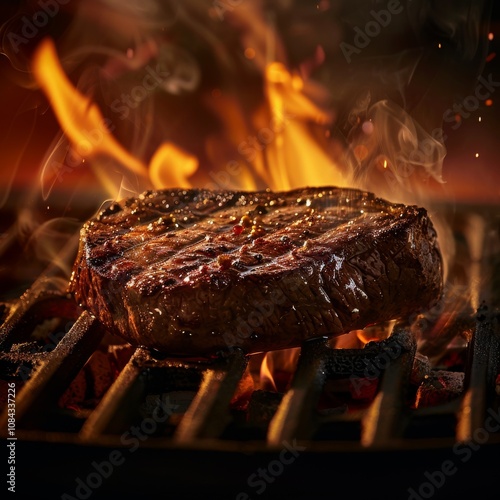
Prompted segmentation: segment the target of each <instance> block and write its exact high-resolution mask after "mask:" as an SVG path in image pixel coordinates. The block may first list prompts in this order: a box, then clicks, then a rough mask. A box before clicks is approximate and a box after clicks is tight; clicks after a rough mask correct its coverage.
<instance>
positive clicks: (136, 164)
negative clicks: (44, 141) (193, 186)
mask: <svg viewBox="0 0 500 500" xmlns="http://www.w3.org/2000/svg"><path fill="white" fill-rule="evenodd" d="M33 73H34V76H35V79H36V80H37V82H38V84H39V85H40V87H41V89H42V90H43V91H44V92H45V94H46V96H47V98H48V100H49V102H50V104H51V105H52V107H53V109H54V112H55V114H56V116H57V118H58V120H59V123H60V125H61V127H62V129H63V130H64V132H65V133H66V135H67V137H68V138H69V140H70V141H71V143H72V144H73V149H74V150H75V151H76V153H77V154H78V155H80V156H81V157H82V158H83V159H84V160H85V159H87V158H89V159H90V158H92V159H94V158H96V157H99V156H102V155H104V156H108V157H111V158H112V159H114V160H115V161H116V162H117V163H119V164H121V165H122V166H123V167H125V169H127V170H128V171H130V172H131V173H133V174H135V175H137V176H138V177H139V178H142V179H144V180H146V181H149V184H150V185H151V186H152V187H154V188H166V187H189V186H190V183H189V182H188V180H187V177H189V176H190V175H192V174H193V173H194V172H195V171H196V169H197V167H198V161H197V159H196V158H195V157H194V156H192V155H190V154H189V153H187V152H185V151H183V150H182V149H180V148H178V147H177V146H175V145H173V144H170V143H164V144H162V145H160V147H159V148H158V150H157V151H156V153H155V154H154V155H153V157H152V159H151V163H150V165H149V166H146V165H145V164H144V163H143V162H142V161H141V160H139V159H138V158H136V157H135V156H134V155H133V154H131V153H130V152H129V151H127V150H126V149H125V148H124V147H123V146H122V145H121V144H120V143H119V142H118V141H117V140H116V138H115V137H114V136H113V134H112V130H113V128H112V127H111V120H108V119H105V118H104V117H103V115H102V113H101V111H100V109H99V107H98V106H97V105H96V104H95V103H93V102H91V100H90V99H89V98H88V97H86V96H84V95H83V94H81V93H80V92H79V91H78V90H77V89H76V88H75V87H74V86H73V84H72V83H71V81H70V80H69V79H68V77H67V76H66V74H65V73H64V70H63V68H62V67H61V64H60V62H59V59H58V56H57V51H56V48H55V45H54V43H53V41H52V40H51V39H49V38H46V39H44V40H43V41H42V42H41V43H40V45H39V46H38V48H37V50H36V52H35V55H34V59H33ZM113 127H114V126H113ZM92 166H93V167H94V170H95V172H96V175H97V177H98V178H99V179H100V180H101V183H102V184H103V185H104V186H105V187H106V188H107V189H108V191H110V193H111V194H112V195H113V196H114V197H119V193H121V192H122V189H121V188H122V187H123V184H122V186H120V187H117V186H116V185H115V184H114V183H113V182H112V181H110V180H109V179H110V178H109V175H108V173H107V169H106V165H105V164H102V163H101V162H99V161H97V160H96V161H95V162H93V163H92Z"/></svg>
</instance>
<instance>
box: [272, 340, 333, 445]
mask: <svg viewBox="0 0 500 500" xmlns="http://www.w3.org/2000/svg"><path fill="white" fill-rule="evenodd" d="M329 349H330V348H329V347H328V340H327V339H318V340H311V341H308V342H305V343H304V345H303V346H302V350H301V352H300V357H299V362H298V365H297V370H296V371H295V374H294V377H293V380H292V385H291V387H290V389H289V390H288V392H287V393H286V394H285V396H284V397H283V400H282V402H281V404H280V406H279V408H278V410H277V412H276V414H275V416H274V417H273V419H272V421H271V423H270V424H269V430H268V434H267V441H268V443H269V444H271V445H280V444H281V443H282V442H283V441H284V440H291V439H308V438H310V437H311V435H312V434H313V433H314V431H315V430H316V425H315V410H316V405H317V403H318V399H319V396H320V394H321V390H322V388H323V384H324V382H325V377H326V372H325V362H326V359H327V355H328V352H329Z"/></svg>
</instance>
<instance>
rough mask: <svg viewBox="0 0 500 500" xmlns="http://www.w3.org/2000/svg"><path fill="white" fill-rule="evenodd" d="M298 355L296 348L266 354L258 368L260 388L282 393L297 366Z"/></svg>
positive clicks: (298, 349)
mask: <svg viewBox="0 0 500 500" xmlns="http://www.w3.org/2000/svg"><path fill="white" fill-rule="evenodd" d="M299 354H300V348H298V347H294V348H292V349H282V350H280V351H270V352H267V353H266V354H265V356H264V359H263V360H262V364H261V367H260V387H261V388H262V389H264V390H269V391H275V392H284V391H285V389H286V388H287V386H288V384H289V382H290V378H291V375H292V373H294V371H295V368H296V366H297V361H298V359H299Z"/></svg>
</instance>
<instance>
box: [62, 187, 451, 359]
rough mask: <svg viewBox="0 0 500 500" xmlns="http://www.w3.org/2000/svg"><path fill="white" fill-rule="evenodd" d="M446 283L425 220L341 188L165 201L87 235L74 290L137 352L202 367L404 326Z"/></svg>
mask: <svg viewBox="0 0 500 500" xmlns="http://www.w3.org/2000/svg"><path fill="white" fill-rule="evenodd" d="M442 280H443V278H442V259H441V254H440V251H439V247H438V242H437V237H436V232H435V230H434V228H433V225H432V222H431V220H430V219H429V216H428V214H427V212H426V210H425V209H424V208H419V207H416V206H406V205H402V204H392V203H389V202H388V201H385V200H382V199H379V198H377V197H375V195H373V194H372V193H368V192H363V191H359V190H356V189H346V188H337V187H326V188H304V189H297V190H293V191H287V192H271V191H260V192H237V191H207V190H200V189H189V190H183V189H169V190H163V191H148V192H146V193H144V194H142V195H140V196H139V197H138V198H130V199H126V200H123V201H121V202H119V203H114V204H112V205H111V206H109V207H108V208H107V209H105V210H103V211H102V212H100V213H99V215H98V216H96V217H95V218H93V219H91V220H89V221H87V222H86V223H85V224H84V226H83V228H82V230H81V237H80V247H79V252H78V256H77V259H76V262H75V265H74V272H73V275H72V278H71V281H70V288H69V290H70V292H71V293H73V294H74V295H75V297H76V299H77V300H78V302H79V303H81V304H82V306H83V307H85V308H87V309H88V310H90V311H91V312H92V313H93V314H94V315H96V316H97V317H98V318H99V319H100V321H101V322H102V323H103V324H104V325H105V326H106V327H107V328H108V329H109V330H110V331H111V332H113V333H115V334H118V335H120V336H122V337H123V338H125V339H126V340H127V341H129V342H130V343H131V344H135V345H143V346H147V347H150V348H154V349H157V350H159V351H162V352H165V353H167V354H169V355H189V356H198V355H201V356H207V355H212V354H214V353H217V352H220V351H224V350H226V349H228V348H231V347H239V348H241V349H242V350H243V351H245V352H247V353H253V352H259V351H268V350H274V349H282V348H288V347H295V346H300V345H301V344H302V343H303V342H304V341H305V340H307V339H311V338H314V337H321V336H329V337H331V336H336V335H340V334H342V333H345V332H349V331H351V330H353V329H360V328H364V327H366V326H367V325H370V324H373V323H377V322H381V321H387V320H392V319H398V318H407V317H410V316H411V315H414V314H416V313H418V312H419V311H421V310H425V309H427V308H429V307H431V306H432V305H434V304H435V303H436V302H437V300H438V299H439V297H440V295H441V293H442Z"/></svg>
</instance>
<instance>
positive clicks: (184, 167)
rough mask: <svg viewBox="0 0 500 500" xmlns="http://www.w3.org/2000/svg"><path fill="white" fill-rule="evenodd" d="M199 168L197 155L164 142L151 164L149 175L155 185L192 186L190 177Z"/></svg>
mask: <svg viewBox="0 0 500 500" xmlns="http://www.w3.org/2000/svg"><path fill="white" fill-rule="evenodd" d="M197 169H198V160H197V158H196V157H195V156H193V155H191V154H189V153H187V152H186V151H183V150H182V149H180V148H178V147H177V146H175V145H173V144H171V143H164V144H162V145H161V146H160V147H159V148H158V150H157V151H156V153H155V154H154V156H153V158H152V159H151V163H150V165H149V176H150V179H151V181H152V183H153V186H155V187H174V186H175V187H179V188H188V187H191V183H190V182H189V180H188V177H189V176H191V175H193V174H194V173H195V172H196V170H197Z"/></svg>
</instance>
